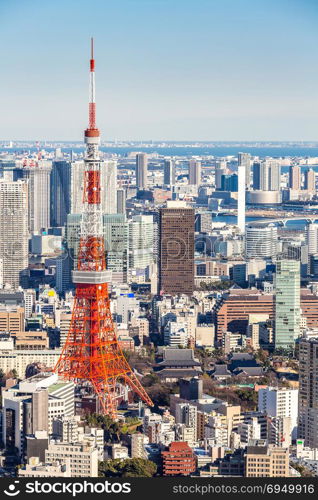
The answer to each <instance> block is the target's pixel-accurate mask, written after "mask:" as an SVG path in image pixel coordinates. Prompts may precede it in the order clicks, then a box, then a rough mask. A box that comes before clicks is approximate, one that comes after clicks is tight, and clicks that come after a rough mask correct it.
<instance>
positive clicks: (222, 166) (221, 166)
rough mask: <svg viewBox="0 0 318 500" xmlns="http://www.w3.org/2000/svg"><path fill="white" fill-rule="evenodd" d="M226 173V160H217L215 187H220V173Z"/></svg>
mask: <svg viewBox="0 0 318 500" xmlns="http://www.w3.org/2000/svg"><path fill="white" fill-rule="evenodd" d="M225 174H226V161H224V160H222V161H218V162H216V165H215V181H214V184H215V189H221V186H222V175H225Z"/></svg>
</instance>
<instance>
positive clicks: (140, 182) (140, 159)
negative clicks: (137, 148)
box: [136, 153, 148, 190]
mask: <svg viewBox="0 0 318 500" xmlns="http://www.w3.org/2000/svg"><path fill="white" fill-rule="evenodd" d="M147 173H148V157H147V155H146V153H137V154H136V186H137V189H140V190H143V189H147V186H148V181H147Z"/></svg>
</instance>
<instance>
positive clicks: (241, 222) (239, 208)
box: [237, 165, 246, 234]
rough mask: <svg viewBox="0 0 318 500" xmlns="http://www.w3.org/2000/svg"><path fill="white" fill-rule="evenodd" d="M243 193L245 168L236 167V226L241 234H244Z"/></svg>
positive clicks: (242, 166)
mask: <svg viewBox="0 0 318 500" xmlns="http://www.w3.org/2000/svg"><path fill="white" fill-rule="evenodd" d="M245 191H246V166H245V165H239V167H238V197H237V225H238V228H239V230H240V231H241V233H242V234H244V233H245V204H246V200H245Z"/></svg>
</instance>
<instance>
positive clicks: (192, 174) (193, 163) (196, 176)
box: [189, 160, 201, 186]
mask: <svg viewBox="0 0 318 500" xmlns="http://www.w3.org/2000/svg"><path fill="white" fill-rule="evenodd" d="M189 184H193V185H195V186H199V185H200V184H201V162H200V161H198V160H190V161H189Z"/></svg>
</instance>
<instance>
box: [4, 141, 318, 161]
mask: <svg viewBox="0 0 318 500" xmlns="http://www.w3.org/2000/svg"><path fill="white" fill-rule="evenodd" d="M42 148H43V149H45V150H46V151H54V150H55V148H52V147H48V146H44V145H42V144H41V145H40V149H42ZM61 149H62V151H63V152H66V153H69V152H70V151H71V150H73V151H74V152H81V151H84V146H80V145H78V147H75V146H71V145H70V146H67V145H65V147H62V148H61ZM100 149H101V150H102V151H104V152H105V153H109V154H117V155H120V156H126V155H127V154H129V153H131V152H136V151H144V152H146V153H149V154H152V153H158V155H160V156H183V157H186V156H215V157H224V156H237V154H238V153H240V152H244V153H250V154H251V155H252V156H261V157H265V156H271V157H280V158H282V157H295V156H297V157H299V156H304V157H306V156H317V157H318V147H301V146H294V147H287V146H277V147H265V146H264V147H262V146H260V147H248V146H222V147H221V146H220V147H219V146H218V147H194V146H184V147H181V146H180V147H178V146H173V147H158V146H157V145H153V146H152V145H151V146H150V145H148V146H147V147H143V146H142V145H141V146H139V147H138V146H131V147H129V146H127V147H116V146H111V147H103V146H102V147H101V148H100ZM0 151H2V152H6V153H7V154H8V155H10V154H14V153H15V152H17V153H21V152H23V151H25V152H27V151H30V152H34V151H37V148H34V147H33V148H28V147H13V148H10V149H8V148H0Z"/></svg>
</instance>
